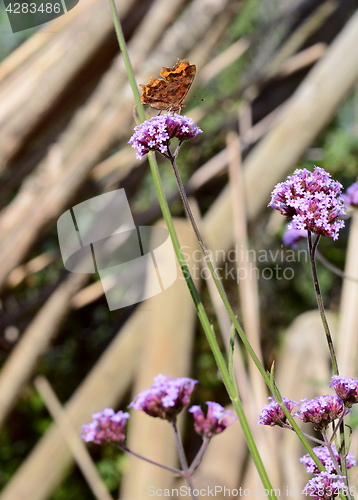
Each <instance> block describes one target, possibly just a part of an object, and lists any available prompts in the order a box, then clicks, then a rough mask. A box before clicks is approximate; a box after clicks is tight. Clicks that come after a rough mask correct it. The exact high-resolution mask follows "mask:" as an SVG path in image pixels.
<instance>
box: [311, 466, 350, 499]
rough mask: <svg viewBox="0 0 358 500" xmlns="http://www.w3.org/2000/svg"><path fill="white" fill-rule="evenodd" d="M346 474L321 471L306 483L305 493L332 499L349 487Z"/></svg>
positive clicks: (319, 497)
mask: <svg viewBox="0 0 358 500" xmlns="http://www.w3.org/2000/svg"><path fill="white" fill-rule="evenodd" d="M344 477H345V476H338V475H337V474H330V473H329V472H321V473H320V474H318V475H317V476H315V477H313V478H312V479H310V480H309V481H308V483H307V484H306V486H305V488H304V490H303V493H304V494H305V495H309V496H311V497H314V498H316V499H317V500H330V499H332V498H335V497H336V496H338V495H339V493H340V492H341V491H345V490H346V489H347V486H346V484H345V483H344V481H343V479H344Z"/></svg>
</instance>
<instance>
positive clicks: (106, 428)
mask: <svg viewBox="0 0 358 500" xmlns="http://www.w3.org/2000/svg"><path fill="white" fill-rule="evenodd" d="M129 417H130V415H129V413H123V412H122V411H119V412H117V413H115V412H114V410H112V408H105V409H104V410H102V411H100V412H98V413H94V414H93V415H92V418H93V420H92V422H90V423H89V424H84V425H83V426H82V434H81V436H80V437H81V438H83V439H84V440H85V441H87V442H89V441H93V442H94V443H96V444H105V443H120V442H122V441H124V440H125V438H126V435H125V428H126V423H127V419H128V418H129Z"/></svg>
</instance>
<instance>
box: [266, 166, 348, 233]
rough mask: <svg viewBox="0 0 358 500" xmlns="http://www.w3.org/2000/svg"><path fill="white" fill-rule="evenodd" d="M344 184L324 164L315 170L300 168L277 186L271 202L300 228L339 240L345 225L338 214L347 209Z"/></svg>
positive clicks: (271, 204)
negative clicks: (334, 177) (335, 178)
mask: <svg viewBox="0 0 358 500" xmlns="http://www.w3.org/2000/svg"><path fill="white" fill-rule="evenodd" d="M342 187H343V186H342V185H341V184H340V183H339V182H337V181H334V180H333V179H332V178H331V175H330V174H329V173H328V172H326V171H325V170H324V169H323V168H320V167H315V169H314V172H310V171H309V170H307V169H305V168H304V169H301V170H300V169H296V170H295V171H294V173H293V175H292V176H289V177H288V178H287V180H286V181H285V182H281V183H279V184H277V185H276V186H275V189H274V190H273V191H272V193H271V201H270V203H269V204H268V206H269V207H272V208H275V209H276V210H278V211H279V212H281V214H282V215H284V216H285V217H288V218H289V219H293V220H294V222H295V224H296V228H297V229H302V230H304V229H307V230H309V231H311V232H312V233H314V234H320V235H322V236H330V237H332V238H333V239H334V240H336V239H337V238H338V233H339V230H340V229H341V228H342V227H344V221H342V220H338V217H340V216H342V215H345V213H346V208H345V206H344V201H343V198H342V196H341V189H342Z"/></svg>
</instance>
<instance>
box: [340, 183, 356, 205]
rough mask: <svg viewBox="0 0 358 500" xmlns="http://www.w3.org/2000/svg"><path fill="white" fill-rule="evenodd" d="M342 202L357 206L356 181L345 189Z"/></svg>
mask: <svg viewBox="0 0 358 500" xmlns="http://www.w3.org/2000/svg"><path fill="white" fill-rule="evenodd" d="M342 197H343V200H344V203H345V204H346V205H352V206H354V207H357V206H358V182H355V183H354V184H352V185H351V186H349V188H348V189H347V191H346V192H345V193H344V194H343V195H342Z"/></svg>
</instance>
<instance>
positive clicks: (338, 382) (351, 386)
mask: <svg viewBox="0 0 358 500" xmlns="http://www.w3.org/2000/svg"><path fill="white" fill-rule="evenodd" d="M329 386H330V387H333V389H334V390H335V391H336V394H337V396H338V397H339V398H341V399H342V400H343V401H344V403H345V405H346V406H348V407H351V406H352V405H353V404H354V403H358V380H357V379H356V378H346V377H341V376H340V375H334V376H333V377H332V381H331V382H330V384H329Z"/></svg>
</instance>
